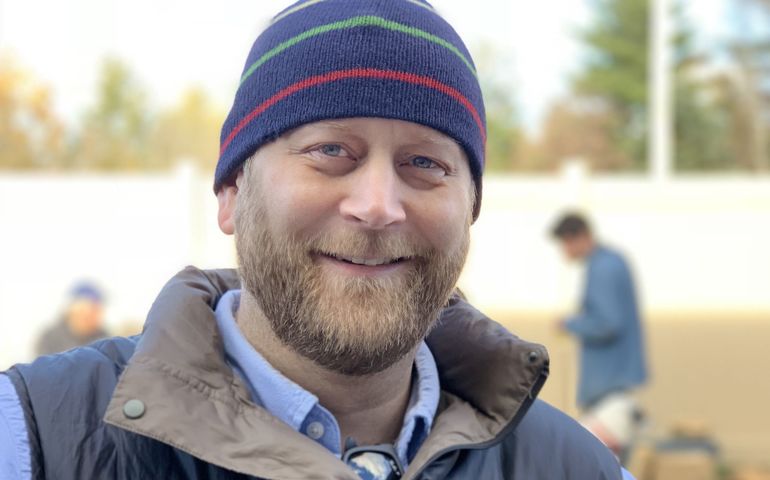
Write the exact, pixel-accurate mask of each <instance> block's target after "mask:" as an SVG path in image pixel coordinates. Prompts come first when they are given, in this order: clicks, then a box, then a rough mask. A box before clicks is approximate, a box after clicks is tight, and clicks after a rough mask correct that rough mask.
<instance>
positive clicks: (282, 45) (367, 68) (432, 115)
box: [214, 0, 486, 219]
mask: <svg viewBox="0 0 770 480" xmlns="http://www.w3.org/2000/svg"><path fill="white" fill-rule="evenodd" d="M351 117H380V118H392V119H398V120H406V121H410V122H414V123H419V124H421V125H426V126H428V127H431V128H433V129H435V130H438V131H440V132H442V133H444V134H446V135H448V136H450V137H452V138H454V139H455V140H456V141H457V142H458V143H459V144H460V145H461V146H462V147H463V148H464V150H465V152H466V154H467V155H468V159H469V161H470V167H471V173H472V175H473V179H474V182H475V183H476V191H477V197H476V203H475V206H474V211H473V218H474V219H475V218H476V217H477V216H478V212H479V207H480V202H481V173H482V171H483V169H484V145H485V143H486V119H485V116H484V103H483V100H482V97H481V89H480V87H479V82H478V79H477V77H476V69H475V67H474V65H473V61H472V59H471V56H470V54H469V53H468V50H467V49H466V48H465V45H463V42H462V40H461V39H460V37H459V36H458V35H457V33H456V32H455V31H454V29H453V28H452V27H451V26H450V25H449V24H448V23H447V22H446V21H445V20H444V19H442V18H441V17H440V16H439V15H438V14H437V13H436V12H435V10H434V9H433V7H431V6H430V5H429V4H428V3H427V2H425V1H423V0H302V1H299V2H297V3H295V4H293V5H292V6H291V7H289V8H287V9H286V10H284V11H282V12H281V13H279V14H278V15H277V16H276V17H275V18H273V20H272V22H271V24H270V26H269V27H268V28H267V29H266V30H265V31H264V32H263V33H262V34H261V35H260V36H259V37H258V38H257V40H256V41H255V42H254V45H253V46H252V48H251V52H250V53H249V57H248V59H247V61H246V66H245V68H244V72H243V75H242V77H241V84H240V87H239V88H238V91H237V93H236V95H235V101H234V102H233V107H232V109H231V110H230V113H229V115H228V116H227V119H226V120H225V123H224V125H223V126H222V135H221V143H220V145H221V147H220V153H219V163H218V164H217V169H216V174H215V179H214V190H215V191H219V189H220V188H221V187H222V186H223V185H225V184H226V183H227V182H228V181H231V180H232V178H233V177H234V175H235V174H237V172H238V171H239V170H240V168H241V166H242V165H243V163H244V162H245V161H246V160H247V159H248V158H249V157H250V156H251V155H252V154H253V153H254V152H255V151H256V150H257V149H258V148H259V147H260V146H261V145H263V144H264V143H266V142H269V141H271V140H273V139H275V138H276V137H277V136H279V135H280V134H281V133H283V132H285V131H287V130H290V129H293V128H296V127H298V126H300V125H303V124H305V123H310V122H315V121H319V120H328V119H334V118H351Z"/></svg>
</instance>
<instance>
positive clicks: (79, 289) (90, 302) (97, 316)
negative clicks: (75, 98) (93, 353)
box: [35, 282, 107, 355]
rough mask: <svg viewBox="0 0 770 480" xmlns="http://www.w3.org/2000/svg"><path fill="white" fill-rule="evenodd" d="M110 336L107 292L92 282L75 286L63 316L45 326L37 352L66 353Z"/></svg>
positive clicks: (38, 353) (36, 348)
mask: <svg viewBox="0 0 770 480" xmlns="http://www.w3.org/2000/svg"><path fill="white" fill-rule="evenodd" d="M106 336H107V332H106V331H105V330H104V295H103V294H102V292H101V290H99V288H98V287H97V286H96V285H94V284H92V283H89V282H80V283H78V284H76V285H75V286H73V287H72V289H71V291H70V295H69V301H68V303H67V306H66V307H65V309H64V312H63V313H62V315H61V316H60V317H59V319H58V320H57V321H56V323H54V324H53V325H51V326H50V327H48V328H47V329H45V330H44V331H43V332H42V333H41V334H40V337H39V338H38V341H37V344H36V346H35V353H37V355H49V354H52V353H59V352H64V351H66V350H70V349H72V348H75V347H80V346H82V345H88V344H89V343H92V342H94V341H96V340H99V339H100V338H104V337H106Z"/></svg>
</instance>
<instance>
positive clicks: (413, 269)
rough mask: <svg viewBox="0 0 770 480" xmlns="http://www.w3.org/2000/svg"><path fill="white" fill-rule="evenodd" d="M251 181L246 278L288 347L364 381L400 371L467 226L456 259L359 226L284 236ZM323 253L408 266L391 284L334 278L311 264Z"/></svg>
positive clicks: (243, 196) (243, 239)
mask: <svg viewBox="0 0 770 480" xmlns="http://www.w3.org/2000/svg"><path fill="white" fill-rule="evenodd" d="M247 172H248V169H247ZM252 183H254V181H253V180H247V181H244V182H243V185H242V188H240V190H239V193H238V196H239V201H238V205H237V208H236V212H235V241H236V250H237V252H238V264H239V272H240V275H241V278H242V280H243V286H244V288H245V289H246V291H247V292H248V293H250V294H251V295H252V296H253V297H254V298H255V299H256V300H257V303H258V304H259V306H260V307H261V309H262V312H263V313H264V314H265V317H266V318H267V320H268V322H269V324H270V326H271V328H272V330H273V333H274V334H275V335H276V337H277V338H278V339H279V340H280V341H281V342H283V343H284V344H285V345H286V346H288V347H289V348H291V349H292V350H294V351H295V352H297V353H298V354H300V355H302V356H303V357H306V358H308V359H310V360H312V361H313V362H315V363H316V364H318V365H320V366H321V367H323V368H326V369H328V370H330V371H334V372H337V373H341V374H345V375H367V374H372V373H377V372H380V371H382V370H384V369H386V368H388V367H389V366H391V365H393V364H394V363H395V362H397V361H398V360H400V359H401V358H403V357H404V355H406V354H407V353H408V352H409V351H411V350H412V349H414V348H415V347H416V346H417V344H418V343H419V342H420V341H422V340H423V339H424V338H425V336H426V335H427V333H428V331H429V330H430V328H431V327H432V326H433V324H434V323H435V321H436V319H437V317H438V314H439V312H440V310H441V309H442V307H443V306H444V305H445V304H446V302H447V300H448V298H449V296H450V294H451V292H452V290H453V289H454V287H455V284H456V282H457V279H458V277H459V275H460V272H461V270H462V266H463V264H464V263H465V257H466V255H467V252H468V244H469V237H470V234H469V231H468V228H467V225H468V224H466V228H465V229H464V230H463V232H462V234H463V239H462V241H461V242H459V244H458V246H457V247H455V249H454V250H453V251H451V252H439V251H437V250H436V249H432V248H425V247H422V246H420V244H419V242H416V241H414V240H413V239H409V238H405V236H404V235H403V234H398V235H396V234H385V233H381V232H371V231H362V230H352V229H351V230H347V231H335V232H330V233H327V234H325V235H322V236H318V237H315V238H307V239H300V238H296V236H291V235H286V236H283V237H280V238H279V237H278V235H277V234H276V233H274V231H273V229H272V228H271V225H270V221H269V219H268V217H267V212H266V211H265V207H264V205H265V202H264V201H263V199H262V198H261V195H260V194H259V192H256V191H254V190H256V189H255V188H254V187H252V186H250V184H252ZM322 254H337V255H344V256H346V257H366V256H367V255H376V256H377V257H384V258H408V259H409V263H408V264H407V265H408V268H407V269H403V270H406V271H405V272H404V271H402V272H398V273H395V274H390V275H387V276H384V277H349V276H346V275H334V276H333V275H331V274H330V273H329V272H328V271H326V270H325V269H324V268H323V267H322V266H321V265H319V264H317V263H316V262H315V261H314V256H316V257H317V256H318V255H322Z"/></svg>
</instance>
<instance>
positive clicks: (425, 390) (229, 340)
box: [215, 290, 440, 465]
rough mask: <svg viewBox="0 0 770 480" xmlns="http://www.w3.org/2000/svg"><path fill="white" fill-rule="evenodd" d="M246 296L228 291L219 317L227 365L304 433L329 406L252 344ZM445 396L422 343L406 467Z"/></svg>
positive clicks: (399, 444) (402, 451) (405, 430)
mask: <svg viewBox="0 0 770 480" xmlns="http://www.w3.org/2000/svg"><path fill="white" fill-rule="evenodd" d="M240 295H241V291H240V290H229V291H228V292H226V293H225V294H224V295H223V296H222V298H221V299H220V300H219V303H218V304H217V307H216V312H215V314H216V319H217V326H218V328H219V331H220V333H221V335H222V340H223V343H224V350H225V357H226V359H227V362H228V364H229V365H230V366H231V367H232V368H233V370H235V372H236V373H237V374H238V375H240V376H241V378H243V379H244V381H245V383H246V384H247V386H248V388H249V391H250V393H251V396H252V399H253V401H254V402H255V403H258V404H259V405H261V406H262V407H264V408H265V409H266V410H267V411H268V412H270V413H271V414H273V415H274V416H275V417H277V418H279V419H280V420H282V421H283V422H284V423H286V424H288V425H289V426H291V427H292V428H293V429H294V430H296V431H301V430H300V429H301V428H302V425H303V422H304V421H305V420H306V419H307V417H308V415H310V413H311V411H313V409H314V408H316V409H317V408H323V407H322V406H321V405H320V404H319V403H318V397H316V396H315V395H313V394H312V393H310V392H308V391H307V390H305V389H304V388H302V387H301V386H300V385H298V384H296V383H294V382H292V381H291V380H289V379H288V378H287V377H285V376H284V375H283V374H281V372H279V371H278V370H276V369H275V368H273V366H272V365H270V363H268V362H267V360H265V358H264V357H263V356H262V355H260V354H259V352H257V351H256V350H255V349H254V347H252V346H251V344H249V342H248V340H246V337H244V335H243V333H242V332H241V330H240V328H238V324H237V323H236V321H235V315H234V314H235V311H236V310H237V309H238V304H239V303H240ZM439 396H440V384H439V376H438V369H437V367H436V361H435V359H434V358H433V354H431V351H430V349H429V348H428V345H427V344H426V343H425V342H422V343H421V344H420V346H419V347H418V349H417V355H416V356H415V376H414V379H413V381H412V392H411V396H410V400H409V405H408V406H407V410H406V414H405V415H404V423H403V426H402V428H401V432H400V433H399V436H398V439H397V441H396V443H395V447H396V452H397V453H398V455H399V457H400V459H401V461H402V462H403V463H404V465H406V464H407V463H408V461H409V460H411V458H412V457H413V456H414V454H415V453H416V452H417V450H418V449H419V447H420V445H422V442H423V441H424V440H425V438H427V436H428V433H430V429H431V426H432V424H433V417H434V416H435V415H436V410H437V409H438V403H439ZM324 410H325V409H324Z"/></svg>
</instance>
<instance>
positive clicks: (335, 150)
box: [321, 143, 342, 157]
mask: <svg viewBox="0 0 770 480" xmlns="http://www.w3.org/2000/svg"><path fill="white" fill-rule="evenodd" d="M321 153H323V154H324V155H329V156H330V157H339V156H340V154H342V147H341V146H339V145H336V144H333V143H331V144H327V145H322V146H321Z"/></svg>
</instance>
